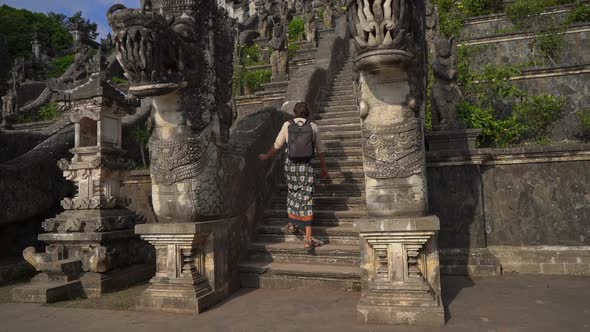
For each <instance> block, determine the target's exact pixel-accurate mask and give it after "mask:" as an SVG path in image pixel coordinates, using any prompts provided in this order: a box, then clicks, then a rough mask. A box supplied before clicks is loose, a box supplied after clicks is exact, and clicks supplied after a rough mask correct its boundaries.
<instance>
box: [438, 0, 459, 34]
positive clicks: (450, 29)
mask: <svg viewBox="0 0 590 332" xmlns="http://www.w3.org/2000/svg"><path fill="white" fill-rule="evenodd" d="M434 3H435V4H436V5H437V7H438V15H439V21H440V30H441V31H442V33H443V34H444V35H445V36H447V37H449V38H450V37H452V36H455V37H458V36H459V34H460V33H461V29H462V28H463V26H464V25H465V16H466V15H465V14H464V12H463V11H462V8H460V7H459V6H458V3H457V1H455V0H434Z"/></svg>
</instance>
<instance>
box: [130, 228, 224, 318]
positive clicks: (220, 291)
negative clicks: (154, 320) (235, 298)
mask: <svg viewBox="0 0 590 332" xmlns="http://www.w3.org/2000/svg"><path fill="white" fill-rule="evenodd" d="M231 222H232V220H231V219H226V220H220V221H211V222H202V223H178V224H144V225H138V226H137V227H136V232H137V233H138V234H141V238H142V239H144V240H146V241H148V242H149V243H150V244H152V245H153V246H154V247H155V248H156V275H155V276H154V277H153V278H152V279H151V280H150V287H149V288H148V289H147V290H146V291H145V292H143V293H142V294H141V295H140V297H139V298H138V299H137V309H138V310H144V311H163V312H171V313H179V314H192V315H197V314H199V313H201V312H203V311H204V310H205V309H207V308H209V307H211V306H213V305H214V304H215V303H217V302H218V301H219V300H220V299H222V298H224V297H225V296H227V295H228V294H229V290H230V287H229V284H228V280H229V278H228V275H227V273H228V269H227V265H228V257H227V256H226V251H225V250H223V247H224V246H226V245H227V236H228V232H229V225H230V224H231Z"/></svg>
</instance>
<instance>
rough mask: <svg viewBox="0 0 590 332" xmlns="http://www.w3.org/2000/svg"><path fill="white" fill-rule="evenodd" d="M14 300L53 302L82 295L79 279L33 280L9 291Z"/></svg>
mask: <svg viewBox="0 0 590 332" xmlns="http://www.w3.org/2000/svg"><path fill="white" fill-rule="evenodd" d="M11 296H12V300H13V301H15V302H29V303H53V302H59V301H66V300H71V299H75V298H80V297H83V296H84V290H83V288H82V283H81V282H80V280H75V281H69V282H52V281H47V282H33V283H31V284H28V285H25V286H21V287H16V288H14V289H13V290H12V291H11Z"/></svg>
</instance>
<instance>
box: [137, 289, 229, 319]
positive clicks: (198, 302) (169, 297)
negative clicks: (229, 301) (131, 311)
mask: <svg viewBox="0 0 590 332" xmlns="http://www.w3.org/2000/svg"><path fill="white" fill-rule="evenodd" d="M217 302H218V299H217V297H216V294H215V293H214V292H212V291H210V292H209V293H207V294H197V292H195V289H194V288H191V287H178V286H175V287H169V288H168V289H164V288H162V287H158V288H155V289H152V288H150V289H148V290H146V291H145V292H143V293H142V294H141V295H140V296H139V297H138V298H137V300H136V302H135V305H136V309H137V310H141V311H160V312H169V313H174V314H187V315H198V314H200V313H202V312H203V311H205V310H206V309H208V308H210V307H212V306H213V305H215V304H216V303H217Z"/></svg>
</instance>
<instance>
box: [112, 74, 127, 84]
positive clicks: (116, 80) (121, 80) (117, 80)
mask: <svg viewBox="0 0 590 332" xmlns="http://www.w3.org/2000/svg"><path fill="white" fill-rule="evenodd" d="M111 81H112V82H113V83H115V84H127V83H129V80H128V79H126V78H124V77H121V76H115V77H113V78H111Z"/></svg>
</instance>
